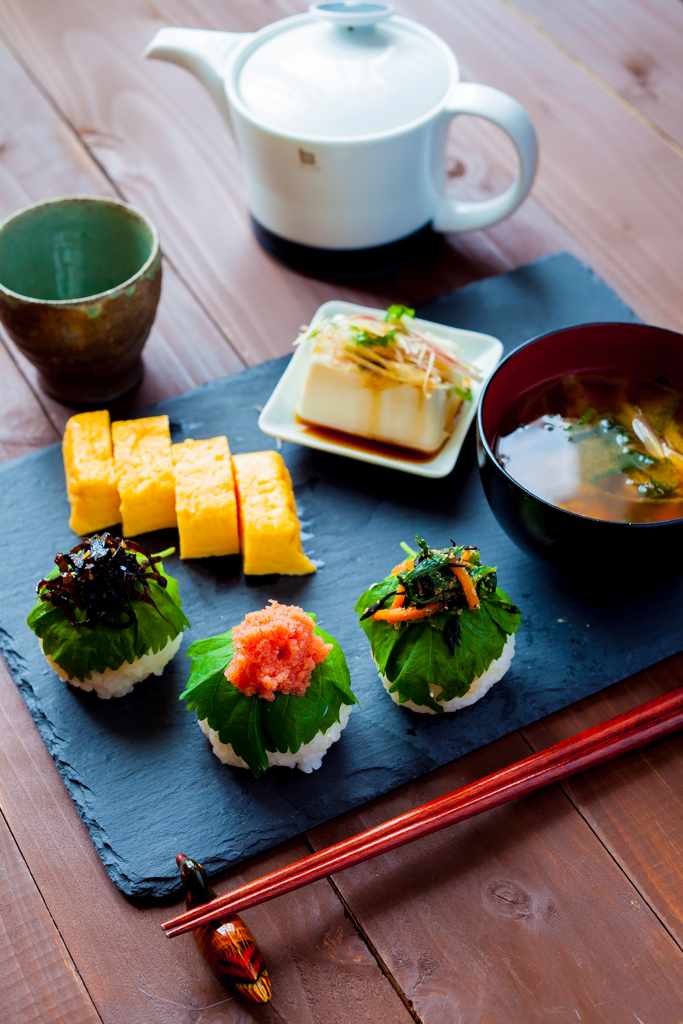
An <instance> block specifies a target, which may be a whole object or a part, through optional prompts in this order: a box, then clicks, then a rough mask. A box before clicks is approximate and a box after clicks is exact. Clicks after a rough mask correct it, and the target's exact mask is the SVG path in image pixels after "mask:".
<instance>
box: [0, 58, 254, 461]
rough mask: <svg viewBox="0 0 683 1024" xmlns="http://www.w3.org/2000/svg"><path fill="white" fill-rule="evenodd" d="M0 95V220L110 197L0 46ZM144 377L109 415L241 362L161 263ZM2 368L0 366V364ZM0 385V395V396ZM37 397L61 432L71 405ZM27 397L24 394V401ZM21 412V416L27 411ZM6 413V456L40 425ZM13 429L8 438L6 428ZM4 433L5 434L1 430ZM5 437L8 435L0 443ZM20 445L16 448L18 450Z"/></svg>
mask: <svg viewBox="0 0 683 1024" xmlns="http://www.w3.org/2000/svg"><path fill="white" fill-rule="evenodd" d="M0 95H2V96H8V97H11V98H12V102H10V103H6V104H5V105H4V106H3V110H2V115H1V121H0V129H1V131H2V147H1V148H0V219H4V218H5V217H7V216H9V215H10V214H11V213H14V211H15V210H16V209H18V208H20V207H22V206H26V205H28V204H29V203H33V202H37V201H39V200H41V199H46V198H49V197H51V196H54V195H60V194H61V195H74V194H84V195H110V196H111V195H113V196H116V191H115V189H114V188H113V186H112V184H111V183H110V182H109V180H108V179H107V178H106V176H105V175H104V174H103V173H102V171H101V169H100V168H99V167H98V166H97V165H96V163H95V162H94V161H93V159H92V157H91V156H90V154H89V153H88V151H87V149H86V148H85V147H84V146H83V144H82V143H81V142H80V140H79V139H78V137H77V136H76V135H75V134H74V133H73V131H72V130H71V129H70V128H69V127H68V126H67V125H65V124H64V122H63V121H62V120H61V119H60V118H59V116H58V115H57V114H56V112H55V111H54V109H53V108H52V106H51V105H50V104H49V103H48V101H47V100H46V99H45V97H44V96H43V95H41V93H40V91H39V90H38V88H37V87H36V85H35V84H34V83H33V82H32V80H31V79H30V78H29V76H28V75H27V74H26V72H25V71H24V69H23V68H22V67H21V66H20V65H19V64H18V62H17V61H16V59H15V58H14V57H13V56H12V54H11V53H10V52H9V50H8V49H7V47H5V46H3V45H2V44H1V43H0ZM0 338H2V341H3V343H4V345H5V346H6V348H7V349H8V350H9V351H10V352H11V353H12V357H13V360H14V362H15V363H16V365H17V366H18V367H19V368H20V370H21V371H22V373H23V375H24V376H25V378H26V379H27V380H28V381H29V383H30V385H31V387H32V388H33V390H34V391H35V392H36V394H38V393H39V388H38V384H37V374H36V371H35V370H34V368H33V367H32V366H31V364H30V363H29V362H28V360H27V359H26V358H25V357H24V356H22V354H21V353H20V352H19V351H18V349H17V348H16V346H14V345H13V344H12V342H11V341H10V340H9V338H8V337H7V335H6V334H5V333H4V332H2V331H0ZM5 363H7V366H8V371H7V375H5V374H4V373H3V374H2V375H0V389H2V390H4V391H6V397H5V398H4V403H7V405H8V406H9V407H10V409H11V408H13V407H15V406H17V401H18V400H17V398H16V397H14V398H13V397H12V394H13V392H12V389H14V391H16V389H17V388H18V389H19V391H18V392H17V394H23V393H24V392H23V390H22V389H21V385H20V384H19V383H18V381H17V382H15V383H12V381H13V379H14V377H18V376H19V374H17V373H16V368H15V371H14V372H12V371H11V370H10V369H9V361H8V360H7V359H5ZM144 363H145V371H146V372H145V377H144V379H143V383H142V385H141V387H140V388H139V389H138V390H137V391H136V392H135V393H134V394H133V395H132V396H131V397H130V398H129V399H128V400H127V401H125V402H123V403H118V404H117V406H116V412H117V414H118V413H120V414H124V415H125V414H128V412H131V411H133V410H134V409H137V408H141V407H142V406H144V405H149V404H151V403H153V402H156V401H158V400H159V399H160V398H163V397H167V396H170V395H174V394H180V393H182V392H183V391H187V390H188V389H189V388H191V387H195V386H196V385H197V384H202V383H204V382H205V381H207V380H211V379H213V378H214V377H221V376H224V375H226V374H230V373H235V372H237V371H239V370H241V369H243V367H244V363H243V361H242V360H241V359H240V358H239V356H238V355H237V354H236V353H235V351H234V350H233V349H232V348H231V347H230V345H229V344H228V343H227V340H226V338H225V336H224V335H223V334H222V333H221V332H220V331H219V330H218V328H217V327H216V325H215V324H213V323H212V321H211V320H210V318H209V317H208V316H207V315H206V314H205V313H204V312H203V310H202V309H201V308H200V307H199V306H198V304H197V302H196V301H195V300H194V298H193V297H192V296H191V294H190V293H189V292H188V290H187V288H186V287H185V285H184V284H183V283H182V282H181V281H180V279H179V278H178V276H177V274H176V273H175V271H174V270H173V268H172V267H171V266H169V264H168V261H166V263H165V266H164V281H163V290H162V297H161V301H160V304H159V309H158V313H157V319H156V322H155V325H154V327H153V328H152V333H151V334H150V337H149V340H148V342H147V344H146V346H145V349H144ZM3 365H4V363H3ZM2 390H0V396H1V395H2ZM40 402H41V404H42V405H43V407H44V408H45V409H46V410H47V412H48V414H49V415H50V418H51V419H52V422H53V423H54V425H55V427H56V428H57V430H58V431H59V432H60V433H61V430H62V428H63V426H64V423H65V421H66V419H67V418H68V416H69V415H70V414H71V412H72V410H70V409H68V408H67V407H65V406H63V405H62V404H61V403H60V402H57V401H55V400H54V399H51V398H50V397H49V396H47V395H43V394H42V392H40ZM28 403H30V399H27V404H28ZM27 415H32V413H29V410H28V408H27ZM12 422H13V421H12V415H11V412H10V413H9V414H8V415H7V416H6V417H5V419H4V423H3V434H2V435H0V443H3V444H5V445H9V448H8V449H7V457H11V455H12V454H17V455H18V454H21V453H22V451H25V450H29V448H31V447H35V446H36V445H35V444H33V443H32V440H31V439H32V437H33V436H35V434H36V430H37V429H39V428H38V423H39V422H40V417H39V416H38V417H37V418H36V424H35V426H34V427H33V429H31V428H29V427H28V426H27V424H24V427H23V430H22V429H21V428H20V426H19V424H17V425H16V427H15V426H13V425H12ZM15 430H16V440H14V437H15V435H14V434H13V433H12V431H15ZM8 432H9V433H8ZM39 437H40V438H41V439H42V444H48V443H50V442H52V441H53V440H55V439H56V438H55V435H54V433H53V432H52V431H49V432H47V433H46V434H43V433H40V434H39ZM6 438H8V440H5V439H6ZM22 445H23V446H24V447H23V448H22Z"/></svg>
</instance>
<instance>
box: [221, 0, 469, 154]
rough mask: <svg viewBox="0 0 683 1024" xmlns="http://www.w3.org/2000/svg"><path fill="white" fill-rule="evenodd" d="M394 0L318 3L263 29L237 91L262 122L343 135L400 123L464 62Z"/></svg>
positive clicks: (413, 116)
mask: <svg viewBox="0 0 683 1024" xmlns="http://www.w3.org/2000/svg"><path fill="white" fill-rule="evenodd" d="M392 15H393V8H392V6H391V5H390V4H388V3H380V2H377V3H356V2H346V3H344V2H327V0H317V2H316V3H313V4H311V7H310V8H309V13H308V14H303V15H299V16H295V17H292V18H285V19H284V20H282V21H279V22H276V23H275V24H274V25H271V26H268V28H267V29H265V30H262V31H261V32H258V33H257V34H256V37H255V38H254V40H253V44H252V46H250V47H249V48H248V51H247V53H246V56H245V59H244V60H243V61H242V63H241V67H239V70H238V78H237V82H236V86H237V93H238V95H239V97H240V99H241V101H242V103H243V104H244V106H245V107H246V108H247V110H248V111H249V112H250V113H251V114H252V115H253V116H255V117H256V118H257V119H258V120H259V121H260V122H261V123H262V124H263V125H265V126H266V127H268V128H271V129H272V130H274V131H277V132H284V133H286V134H288V135H294V136H296V137H305V138H321V137H322V138H331V139H345V138H349V137H356V138H357V137H362V136H368V135H376V134H378V133H384V132H388V131H392V130H393V129H398V128H401V127H402V126H404V125H406V124H409V123H411V122H412V121H416V120H418V119H419V118H421V117H423V116H424V115H426V114H428V113H429V111H431V110H433V109H434V107H436V106H437V105H438V104H439V103H440V102H441V101H442V100H443V98H444V96H445V95H446V92H447V90H448V88H449V86H450V84H451V81H452V80H453V78H455V77H457V64H456V62H455V58H454V57H453V54H452V53H451V51H450V50H449V49H448V47H447V46H446V45H445V43H443V42H442V40H441V39H439V37H438V36H436V35H434V33H432V32H430V31H429V30H428V29H425V28H423V27H422V26H421V25H418V24H417V23H415V22H413V21H408V20H407V19H406V18H398V17H395V16H392Z"/></svg>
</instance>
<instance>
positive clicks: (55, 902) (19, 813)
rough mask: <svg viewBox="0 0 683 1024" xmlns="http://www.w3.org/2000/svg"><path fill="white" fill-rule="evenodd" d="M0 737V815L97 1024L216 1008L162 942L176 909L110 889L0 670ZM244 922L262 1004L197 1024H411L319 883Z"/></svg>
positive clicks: (183, 951)
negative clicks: (258, 955)
mask: <svg viewBox="0 0 683 1024" xmlns="http://www.w3.org/2000/svg"><path fill="white" fill-rule="evenodd" d="M0 735H1V736H2V748H1V749H0V805H1V806H2V808H3V810H4V813H5V816H6V818H7V821H8V823H9V826H10V828H11V829H12V833H13V835H14V837H15V839H16V842H17V843H18V845H19V847H20V849H21V851H22V853H23V855H24V857H25V858H26V861H27V862H28V863H29V864H30V866H31V873H32V875H33V877H34V879H35V881H36V883H37V885H38V887H39V889H40V892H41V893H42V896H43V899H44V900H45V903H46V905H47V907H48V908H49V911H50V914H51V916H52V918H53V919H54V921H55V923H56V925H57V927H58V929H59V932H60V934H61V935H62V937H63V939H64V942H65V943H66V946H67V948H68V949H69V951H70V953H71V956H72V957H73V959H74V961H75V963H76V964H77V965H78V970H79V973H80V976H81V978H82V979H83V981H84V983H85V985H86V986H87V989H88V992H89V993H90V996H91V998H92V1000H93V1002H94V1004H95V1006H96V1007H97V1010H98V1012H99V1014H100V1016H101V1018H102V1020H103V1021H104V1022H105V1024H131V1022H132V1021H134V1022H135V1024H147V1022H153V1021H154V1022H159V1024H161V1022H168V1021H169V1020H172V1021H174V1022H187V1024H196V1021H197V1020H198V1017H197V1011H198V1010H201V1009H202V1008H203V1007H209V1006H211V1005H213V1004H216V1003H219V1002H221V1001H225V1000H226V992H225V990H224V989H223V988H222V986H221V985H220V984H219V983H218V982H217V981H216V980H215V978H214V977H213V975H212V974H211V972H210V971H209V969H208V967H207V965H206V963H205V962H204V960H203V959H202V958H201V956H200V954H199V951H198V950H197V948H196V946H195V943H194V940H193V938H192V936H183V937H182V938H180V939H174V940H172V941H171V940H169V939H167V938H166V937H165V935H164V933H163V932H162V931H161V928H160V927H159V926H160V923H161V921H162V920H165V919H166V918H167V917H168V916H170V915H171V914H172V913H173V912H179V910H180V904H177V905H176V907H175V908H174V907H162V906H155V907H151V908H149V907H148V908H144V907H138V906H136V905H134V904H133V903H132V902H131V901H129V900H127V899H125V898H124V896H123V895H122V894H121V893H120V892H119V891H118V890H117V889H115V887H114V886H113V885H112V883H111V882H110V881H109V879H108V878H107V876H106V874H105V871H104V868H103V866H102V863H101V861H100V859H99V857H98V856H97V854H96V852H95V848H94V846H93V845H92V843H91V842H90V838H89V836H88V833H87V832H86V830H85V827H84V825H83V823H82V822H81V820H80V818H79V817H78V815H77V813H76V810H75V808H74V806H73V804H72V803H71V800H70V799H69V797H68V795H67V792H66V790H65V788H64V785H63V783H62V780H61V778H60V777H59V775H58V773H57V770H56V768H55V766H54V764H53V762H52V760H51V758H50V756H49V754H48V752H47V750H46V748H45V746H44V744H43V741H42V740H41V738H40V736H39V734H38V731H37V729H36V727H35V725H34V723H33V720H32V718H31V716H30V715H29V713H28V710H27V708H26V706H25V705H24V703H23V701H22V699H21V697H20V695H19V692H18V690H17V688H16V686H15V685H14V682H13V681H12V678H11V676H10V674H9V672H8V670H7V668H6V665H5V663H4V661H2V660H1V659H0ZM176 852H177V851H176V850H169V851H167V853H168V856H169V857H174V856H175V853H176ZM185 852H186V853H188V854H190V855H191V854H192V851H191V850H187V851H185ZM307 852H308V847H307V846H306V845H305V844H304V843H303V842H302V841H301V840H293V841H292V842H290V843H287V844H285V845H284V846H282V847H280V848H279V849H278V850H275V851H272V852H271V853H268V854H266V855H264V856H261V857H257V858H254V859H253V860H251V861H250V862H249V863H248V864H247V865H244V866H243V868H242V869H238V870H235V871H232V872H230V873H229V874H228V875H226V876H225V878H224V880H223V883H222V885H225V886H226V887H227V886H228V885H238V884H240V882H241V881H246V880H248V879H249V878H253V877H256V876H258V875H260V874H263V873H264V872H266V871H271V870H274V869H275V868H277V867H279V866H281V865H283V864H285V863H287V862H288V861H290V860H294V859H297V858H299V857H302V856H304V855H305V854H306V853H307ZM244 916H245V920H246V921H247V923H248V924H249V926H250V927H251V928H252V929H253V931H254V934H255V935H256V937H257V940H258V942H259V944H260V945H261V948H262V950H263V953H264V956H265V958H266V962H267V964H268V968H269V971H270V974H271V979H272V982H273V989H274V997H273V1002H272V1004H271V1007H270V1008H269V1009H267V1010H265V1012H264V1013H263V1014H260V1013H257V1011H256V1010H255V1009H254V1008H253V1006H252V1004H248V1003H246V1002H244V1001H242V1000H239V999H236V1000H232V1001H231V1002H230V1003H229V1004H228V1003H225V1005H222V1006H221V1009H220V1010H219V1009H218V1008H216V1010H215V1012H214V1014H213V1015H212V1016H211V1018H209V1017H207V1018H206V1020H207V1021H208V1020H209V1019H211V1020H212V1021H215V1022H216V1024H218V1021H228V1020H229V1021H230V1022H231V1024H246V1022H247V1021H253V1020H254V1019H259V1020H278V1021H281V1022H286V1024H302V1022H314V1021H328V1020H330V1021H331V1020H335V1019H337V1018H338V1017H339V1016H340V1015H342V1016H343V1019H344V1021H345V1022H349V1024H396V1022H398V1024H411V1020H412V1018H411V1017H410V1014H409V1013H408V1011H407V1010H406V1009H405V1007H404V1006H403V1004H402V1003H401V1001H400V999H399V997H398V996H397V995H396V993H395V991H394V989H393V988H392V986H391V985H390V983H389V982H388V981H387V980H386V978H385V977H384V976H383V975H382V973H381V971H380V969H379V967H378V966H377V963H376V961H375V960H374V958H373V956H372V955H371V953H370V952H369V950H368V948H367V947H366V945H365V944H364V943H363V942H362V940H361V939H360V938H359V937H358V935H357V933H356V931H355V928H354V927H353V925H352V924H351V923H350V921H349V920H348V919H347V918H346V917H345V915H344V912H343V908H342V906H341V904H340V903H339V901H338V899H337V898H336V897H335V895H334V892H333V890H332V888H331V887H330V885H329V884H328V883H327V882H325V881H321V882H319V883H317V884H316V885H314V886H309V887H307V888H306V889H302V890H300V892H298V893H292V894H291V897H286V898H285V899H283V900H278V901H277V902H276V903H273V904H269V905H267V906H264V907H261V908H256V909H255V910H253V911H250V912H249V913H247V914H245V915H244ZM36 973H39V972H37V971H36ZM0 1019H5V1018H2V1014H1V1013H0ZM64 1019H65V1020H66V1019H68V1020H69V1022H70V1018H66V1017H65V1018H64ZM9 1020H11V1021H12V1022H14V1018H13V1017H11V1016H10V1018H9Z"/></svg>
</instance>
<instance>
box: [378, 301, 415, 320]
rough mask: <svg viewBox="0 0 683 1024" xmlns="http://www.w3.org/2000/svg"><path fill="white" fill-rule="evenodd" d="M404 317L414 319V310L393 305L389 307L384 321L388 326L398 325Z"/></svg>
mask: <svg viewBox="0 0 683 1024" xmlns="http://www.w3.org/2000/svg"><path fill="white" fill-rule="evenodd" d="M404 316H409V317H414V316H415V310H414V309H410V308H409V307H408V306H399V305H396V304H394V305H392V306H389V308H388V310H387V312H386V316H385V317H384V319H385V320H386V322H387V323H390V324H400V322H401V318H402V317H404Z"/></svg>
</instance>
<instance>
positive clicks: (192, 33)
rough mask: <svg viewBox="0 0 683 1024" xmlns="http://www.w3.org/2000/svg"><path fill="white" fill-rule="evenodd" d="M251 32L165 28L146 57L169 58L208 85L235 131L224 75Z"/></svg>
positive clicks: (158, 33)
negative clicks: (239, 46)
mask: <svg viewBox="0 0 683 1024" xmlns="http://www.w3.org/2000/svg"><path fill="white" fill-rule="evenodd" d="M251 36H252V33H249V32H213V31H205V30H204V29H197V28H162V29H160V30H159V32H157V34H156V35H155V37H154V39H153V40H152V41H151V43H150V44H149V46H148V47H147V49H146V50H145V52H144V54H143V56H144V57H154V58H155V59H156V60H167V61H169V62H170V63H171V64H179V65H180V66H181V67H182V68H185V69H186V70H187V71H191V72H192V74H193V75H195V76H196V77H197V78H198V79H199V81H200V82H203V84H204V85H205V87H206V88H207V89H208V91H209V93H210V95H211V96H212V97H213V101H214V103H215V104H216V106H217V107H218V109H219V110H220V112H221V114H222V115H223V117H224V118H225V120H226V121H227V122H228V127H229V128H230V130H231V131H232V121H231V118H230V106H229V104H228V100H227V97H226V94H225V85H224V80H225V75H226V72H227V71H228V70H229V67H230V63H231V61H232V56H233V52H234V51H235V50H236V48H237V46H238V44H239V43H242V42H244V41H245V40H246V39H251Z"/></svg>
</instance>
